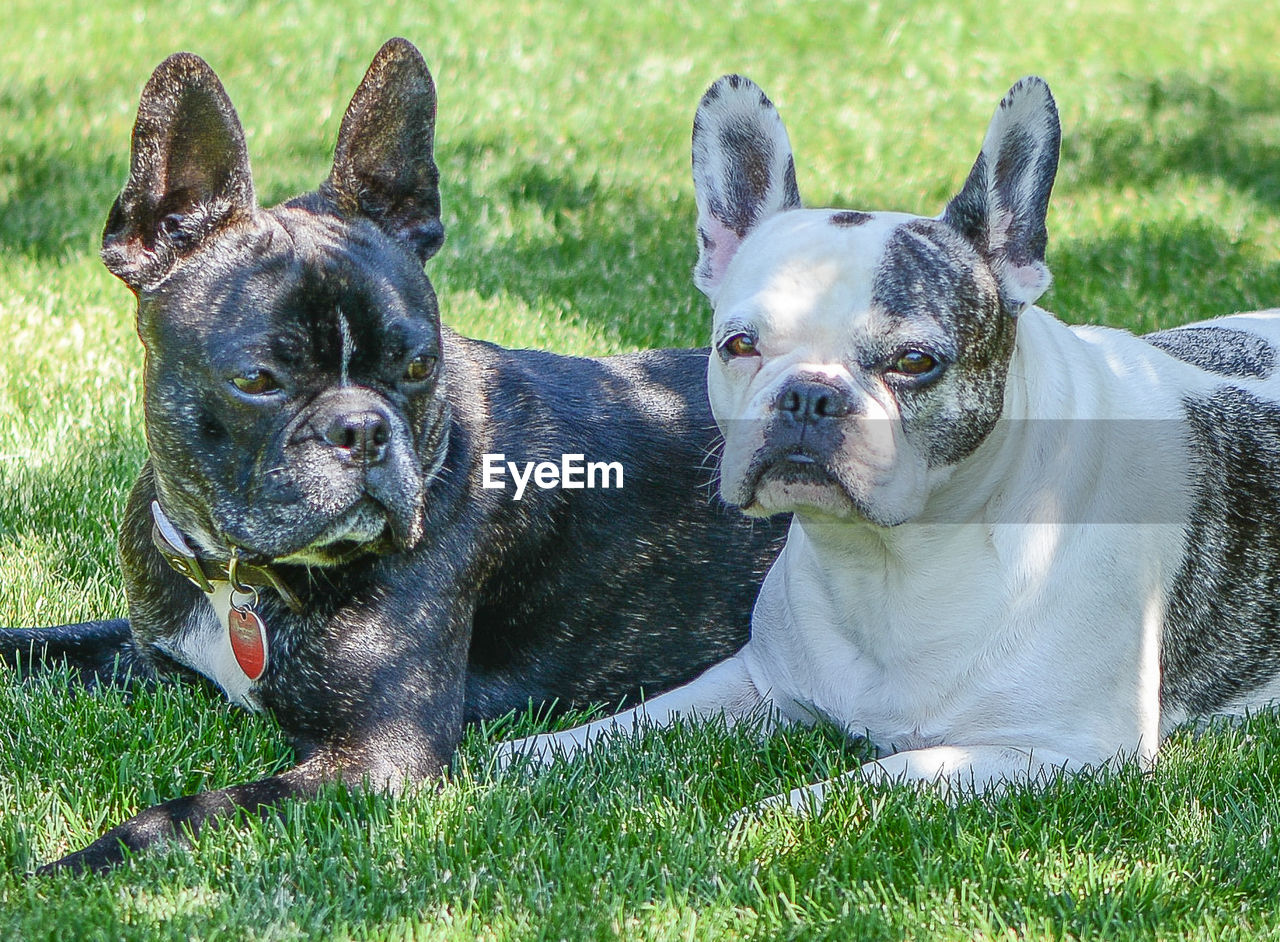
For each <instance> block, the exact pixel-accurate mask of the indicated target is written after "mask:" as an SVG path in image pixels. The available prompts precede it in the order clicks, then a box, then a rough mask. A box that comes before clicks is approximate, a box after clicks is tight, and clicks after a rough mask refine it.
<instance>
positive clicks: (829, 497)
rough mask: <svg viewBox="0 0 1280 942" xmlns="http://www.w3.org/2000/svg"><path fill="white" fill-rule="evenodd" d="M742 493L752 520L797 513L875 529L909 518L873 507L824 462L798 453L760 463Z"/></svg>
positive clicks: (744, 507)
mask: <svg viewBox="0 0 1280 942" xmlns="http://www.w3.org/2000/svg"><path fill="white" fill-rule="evenodd" d="M741 494H742V497H743V499H742V500H741V501H738V502H736V503H737V504H738V507H739V509H741V511H742V512H743V513H744V514H746V515H747V516H752V517H771V516H773V515H774V514H781V513H794V514H798V515H800V516H801V517H817V518H823V519H829V520H840V521H845V522H860V523H869V524H871V525H872V526H876V527H893V526H896V525H897V524H899V523H903V522H905V520H906V519H907V518H906V517H903V516H902V515H900V514H896V513H886V512H884V511H885V510H887V509H888V508H880V507H874V506H872V505H871V504H870V503H869V502H868V501H866V500H865V499H864V498H862V497H861V496H860V495H857V494H855V493H853V492H851V491H850V489H849V487H848V486H847V485H846V484H845V483H844V482H843V481H842V480H841V479H840V478H839V476H838V475H837V474H836V473H835V472H833V471H832V470H831V468H830V467H829V466H828V465H827V464H826V463H825V462H823V461H822V460H820V459H818V458H817V457H815V456H812V455H808V454H803V453H798V452H797V453H788V454H784V455H782V456H779V457H777V458H774V459H773V460H771V461H766V462H761V463H760V464H759V465H757V467H756V468H755V469H753V471H752V473H750V474H748V475H747V478H746V479H745V480H744V481H743V486H742V489H741ZM908 516H909V515H908Z"/></svg>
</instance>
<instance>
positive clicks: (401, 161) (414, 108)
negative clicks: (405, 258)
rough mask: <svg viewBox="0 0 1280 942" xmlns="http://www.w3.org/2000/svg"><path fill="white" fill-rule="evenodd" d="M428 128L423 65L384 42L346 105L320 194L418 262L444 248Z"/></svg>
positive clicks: (430, 94) (408, 49)
mask: <svg viewBox="0 0 1280 942" xmlns="http://www.w3.org/2000/svg"><path fill="white" fill-rule="evenodd" d="M435 129H436V87H435V83H434V82H432V80H431V73H430V72H429V71H428V70H427V64H426V62H424V61H423V59H422V55H421V54H420V53H419V52H418V50H417V49H416V48H415V47H414V45H413V43H411V42H409V41H408V40H406V39H392V40H388V42H387V43H386V45H384V46H383V47H382V48H381V49H380V50H378V54H377V55H376V56H374V57H373V63H372V64H371V65H370V66H369V71H368V72H366V73H365V77H364V80H363V81H362V82H361V83H360V87H359V88H357V89H356V93H355V95H354V97H352V99H351V104H350V105H349V106H348V107H347V113H346V115H345V116H344V117H343V119H342V128H341V130H339V131H338V146H337V148H336V149H335V151H334V155H333V172H332V173H330V174H329V179H328V180H326V181H325V183H324V185H323V186H322V187H321V188H320V193H321V195H323V196H324V197H325V198H326V199H328V200H329V201H330V202H331V203H332V204H333V206H334V208H335V209H336V210H337V211H338V213H339V214H341V215H343V216H365V217H367V218H368V219H371V220H373V222H375V223H377V225H378V226H379V227H380V228H381V229H382V230H383V231H384V232H386V233H387V234H388V235H389V236H391V237H392V238H393V239H395V240H396V241H397V242H399V243H400V244H401V245H403V246H404V247H405V248H407V249H408V250H409V251H411V252H412V253H413V254H414V255H416V256H417V257H418V258H419V259H421V260H422V261H424V262H425V261H426V260H427V259H429V258H430V257H431V256H433V255H435V254H436V252H437V250H439V248H440V246H441V244H442V243H443V242H444V225H443V224H442V223H441V221H440V171H439V170H437V169H436V164H435V160H434V159H433V156H432V143H433V140H434V138H435Z"/></svg>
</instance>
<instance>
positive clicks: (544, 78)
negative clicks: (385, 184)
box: [0, 0, 1280, 940]
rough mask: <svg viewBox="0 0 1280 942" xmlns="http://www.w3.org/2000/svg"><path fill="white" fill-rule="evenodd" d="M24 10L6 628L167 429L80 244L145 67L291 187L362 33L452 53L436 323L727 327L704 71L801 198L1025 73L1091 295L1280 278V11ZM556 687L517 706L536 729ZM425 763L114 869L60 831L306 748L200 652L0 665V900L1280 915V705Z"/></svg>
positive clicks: (818, 5) (1090, 308)
mask: <svg viewBox="0 0 1280 942" xmlns="http://www.w3.org/2000/svg"><path fill="white" fill-rule="evenodd" d="M6 9H7V10H8V12H7V13H6V14H5V24H6V27H5V30H4V32H3V33H2V34H0V329H2V331H3V336H4V337H5V341H6V342H5V343H4V344H3V345H0V624H12V625H32V624H51V623H57V622H63V621H72V620H80V619H85V618H90V617H95V616H102V615H104V614H120V613H122V612H123V610H124V604H125V603H124V596H123V591H122V588H121V586H120V583H119V579H118V577H117V574H116V569H115V563H114V552H115V550H114V531H115V527H116V523H117V521H118V519H119V517H120V513H121V509H122V506H123V502H124V498H125V494H126V491H127V488H128V487H129V485H130V483H131V481H132V478H133V476H134V474H135V473H136V471H137V468H138V467H139V465H140V464H141V462H142V460H143V454H144V453H143V447H142V434H141V422H142V410H141V406H140V398H139V386H138V384H139V374H140V363H141V355H140V354H141V348H140V346H139V345H138V343H137V341H136V338H135V336H134V334H133V325H132V316H133V312H132V304H131V302H132V298H131V296H130V295H129V293H128V291H127V290H126V289H125V288H124V287H123V286H122V285H121V284H120V283H118V282H116V281H115V280H114V279H113V278H112V277H111V276H110V275H108V274H107V272H106V271H105V270H104V269H103V268H102V267H101V265H100V264H99V263H98V261H97V257H96V251H97V239H98V234H99V233H100V231H101V226H102V223H103V221H104V219H105V216H106V212H107V209H108V208H109V206H110V204H111V200H112V199H113V198H114V196H115V193H116V191H117V189H118V188H119V186H120V184H121V183H122V182H123V180H124V176H125V172H126V168H127V162H128V136H129V129H130V126H131V124H132V120H133V113H134V108H135V107H136V104H137V96H138V93H139V91H140V90H141V87H142V84H143V83H144V81H145V80H146V78H147V76H148V75H149V73H150V70H151V69H152V68H153V67H154V66H155V65H156V64H157V63H158V62H159V61H160V60H161V59H162V58H163V57H164V56H165V55H167V54H168V53H170V52H173V51H175V50H177V49H190V50H192V51H195V52H198V53H200V54H202V55H203V56H204V57H205V58H207V59H208V60H209V61H210V62H211V63H212V64H213V66H214V67H215V68H216V69H217V70H218V72H219V74H220V75H221V77H222V79H223V81H224V83H225V84H226V86H227V88H228V90H229V92H230V94H231V96H232V98H233V100H234V101H235V102H236V105H237V107H238V108H239V111H240V114H241V117H242V120H243V122H244V124H245V128H246V130H247V132H248V137H249V147H250V153H251V156H252V159H253V161H254V164H255V168H256V179H257V183H258V192H259V196H260V198H261V199H262V200H263V201H264V202H274V201H277V200H279V199H282V198H285V197H287V196H289V195H292V194H294V193H296V192H299V191H302V190H304V189H309V188H311V187H312V186H314V185H315V184H316V183H317V182H318V181H319V180H320V179H321V178H322V177H323V176H324V175H325V174H326V173H327V171H328V165H329V160H330V157H331V148H332V144H333V139H334V136H335V135H336V132H337V126H338V122H339V120H340V118H341V115H342V111H343V108H344V107H345V105H346V102H347V100H348V99H349V97H350V94H351V92H352V90H353V89H354V87H355V85H356V83H357V82H358V81H359V79H360V76H361V75H362V74H363V70H364V68H365V67H366V65H367V64H368V61H369V59H370V58H371V57H372V55H373V53H374V52H375V51H376V50H377V48H378V47H379V45H381V43H382V42H383V41H384V40H385V39H386V38H388V37H389V36H392V35H403V36H406V37H408V38H409V39H411V40H413V41H414V42H415V43H417V44H418V45H419V47H420V48H421V49H422V51H423V53H424V55H425V56H426V58H427V60H428V62H429V63H430V65H431V68H432V70H433V72H434V74H435V77H436V81H437V84H438V87H439V92H440V118H439V129H438V134H437V150H438V157H439V161H440V166H441V171H442V187H443V195H444V200H445V223H446V226H447V228H448V241H447V243H446V246H445V248H444V250H443V251H442V252H441V253H440V255H439V256H437V258H435V259H434V260H432V262H431V263H430V264H429V267H428V271H429V273H430V275H431V277H432V278H433V280H434V282H435V285H436V287H437V290H438V292H439V294H440V298H441V305H442V309H443V311H444V316H445V319H446V321H447V322H448V323H450V324H451V325H452V326H454V327H456V328H458V329H460V330H461V331H463V332H465V333H469V334H473V335H476V336H482V337H486V338H490V339H494V340H498V341H500V342H503V343H508V344H516V345H528V346H538V347H546V348H550V349H554V350H558V351H563V352H570V353H579V354H603V353H610V352H616V351H622V350H632V349H638V348H643V347H649V346H657V345H696V344H700V343H703V342H704V341H705V338H706V334H707V329H708V323H709V321H708V310H707V307H706V305H705V303H704V301H703V300H702V298H701V296H700V295H698V294H697V293H696V291H695V290H694V288H693V287H692V284H691V282H690V279H689V270H690V268H691V266H692V263H693V259H694V254H695V252H694V237H693V218H694V207H693V198H692V187H691V184H690V181H689V171H688V166H689V143H688V142H689V131H690V124H691V121H692V116H693V110H694V107H695V105H696V103H697V101H698V98H699V96H700V95H701V93H702V91H703V90H704V89H705V87H706V86H707V85H708V84H709V83H710V82H711V81H712V80H713V79H715V78H716V77H717V76H718V75H720V74H722V73H724V72H729V71H740V72H744V73H746V74H748V75H750V76H752V77H753V78H755V79H756V80H757V81H758V82H759V83H760V84H761V85H762V86H763V87H764V88H765V89H766V91H768V92H769V94H770V95H771V97H773V99H774V100H775V102H777V104H778V106H779V108H780V109H781V111H782V114H783V117H784V118H785V120H786V121H787V124H788V126H789V128H790V131H791V136H792V142H793V144H794V145H795V147H796V151H797V155H798V177H799V183H800V189H801V192H802V194H804V196H805V199H806V202H807V203H809V204H810V205H842V206H850V207H854V208H864V209H901V210H909V211H915V212H922V213H929V214H932V213H935V212H937V211H938V210H940V209H941V207H942V205H943V203H944V202H945V200H946V199H947V198H948V197H949V196H950V195H951V194H952V193H953V192H954V191H955V190H956V189H958V187H959V186H960V184H961V183H962V182H963V178H964V174H965V173H966V172H967V170H968V168H969V166H970V164H971V163H972V160H973V158H974V156H975V155H976V153H977V150H978V147H979V144H980V142H981V139H982V135H983V132H984V130H985V128H986V124H987V121H988V119H989V117H990V114H991V111H992V109H993V108H994V106H995V103H996V102H997V101H998V100H999V98H1000V96H1001V95H1002V94H1003V93H1004V91H1005V90H1006V89H1007V88H1008V87H1009V85H1011V84H1012V83H1013V81H1015V80H1016V79H1017V78H1018V77H1020V76H1022V75H1024V74H1027V73H1038V74H1040V75H1043V76H1044V77H1045V78H1046V79H1047V80H1048V81H1049V83H1050V85H1051V86H1052V88H1053V90H1054V93H1055V95H1056V97H1057V101H1058V105H1059V108H1060V110H1061V113H1062V120H1063V126H1064V140H1063V161H1062V165H1061V170H1060V173H1059V177H1058V182H1057V186H1056V188H1055V195H1054V199H1053V201H1052V204H1051V207H1050V214H1049V231H1050V245H1049V264H1050V267H1051V268H1052V269H1053V271H1054V274H1055V277H1056V283H1055V286H1054V287H1053V289H1051V291H1050V292H1049V293H1048V295H1046V297H1045V298H1044V299H1043V300H1042V301H1041V304H1042V305H1043V306H1045V307H1047V308H1048V309H1050V310H1053V311H1055V312H1057V313H1058V314H1059V315H1060V316H1061V317H1063V318H1064V319H1066V320H1068V321H1072V322H1090V323H1105V324H1110V325H1115V326H1123V327H1129V328H1132V329H1135V330H1150V329H1154V328H1158V327H1167V326H1172V325H1176V324H1180V323H1184V322H1186V321H1189V320H1194V319H1197V318H1202V317H1208V316H1213V315H1216V314H1221V313H1227V312H1231V311H1235V310H1243V309H1251V308H1256V307H1266V306H1270V305H1272V304H1277V303H1280V68H1278V67H1277V60H1276V57H1275V50H1276V49H1277V48H1280V13H1277V12H1275V11H1274V10H1271V9H1270V8H1269V7H1268V6H1267V5H1265V4H1245V3H1239V2H1230V0H1195V2H1192V0H1143V2H1138V0H1073V2H1069V3H1063V4H1026V3H1011V2H1006V0H952V2H946V0H934V2H920V3H916V2H910V0H904V2H895V3H880V2H874V0H873V2H849V3H841V2H836V0H826V2H810V0H792V2H772V3H770V2H764V0H760V2H751V0H740V2H739V0H735V2H730V3H723V4H686V3H657V2H647V0H634V2H631V3H625V4H616V5H612V4H595V3H589V2H586V0H570V2H564V3H558V4H556V3H534V2H521V3H512V2H503V0H469V2H467V3H448V2H443V0H419V2H417V3H413V4H404V3H402V4H382V3H369V2H357V0H339V2H319V0H300V2H280V3H272V4H265V3H253V2H248V0H223V2H217V3H197V2H190V0H169V2H167V3H164V4H149V3H143V2H140V0H137V2H124V0H97V2H94V3H89V2H87V0H41V2H35V0H9V3H8V4H7V5H6ZM536 725H537V723H536V721H535V720H533V719H531V718H528V717H526V718H522V719H517V720H515V721H514V727H513V726H511V725H510V724H509V725H508V726H507V728H506V731H508V732H509V731H510V730H511V729H512V728H516V729H520V730H528V729H531V728H534V727H536ZM502 734H503V730H496V731H493V730H491V731H488V733H487V734H486V733H485V732H482V731H476V732H474V733H473V734H472V735H471V736H470V738H469V740H468V742H467V743H466V745H465V747H464V749H463V751H462V754H461V755H460V758H459V761H458V764H457V767H456V769H455V770H454V774H453V775H452V776H451V778H450V780H449V782H448V783H447V784H446V785H445V786H444V787H443V788H442V789H440V790H436V789H433V788H424V789H422V790H420V791H416V792H413V793H411V794H408V795H405V796H402V797H399V798H395V799H389V798H384V797H380V796H370V795H365V794H359V793H345V792H341V791H338V790H334V791H333V792H332V793H330V794H327V795H326V796H325V797H324V798H323V799H322V800H320V801H317V802H314V803H311V804H309V805H305V806H303V805H299V806H296V807H291V808H290V809H289V810H288V812H287V813H286V814H285V816H284V817H283V818H282V819H281V820H278V821H272V822H269V823H264V824H255V825H253V826H250V827H245V828H241V829H236V830H223V831H221V832H217V833H210V834H206V835H204V836H202V837H201V838H200V839H199V840H198V841H197V842H196V843H195V845H194V846H193V847H191V848H185V847H174V848H170V849H168V850H166V851H164V852H162V853H157V854H153V855H149V856H145V857H142V858H139V859H137V860H135V861H134V862H132V863H131V864H130V865H129V866H127V867H125V868H123V869H121V870H120V871H118V872H115V873H113V874H111V875H109V876H107V877H103V878H96V879H78V880H77V879H68V878H57V879H34V878H31V877H30V876H29V875H28V874H29V872H30V871H31V870H32V869H33V868H34V866H35V865H36V864H38V863H41V862H44V861H46V860H49V859H51V858H53V857H55V856H57V855H59V854H61V853H64V852H66V851H68V850H70V849H72V848H74V847H76V846H80V845H83V844H84V843H86V842H87V841H88V840H90V839H92V838H93V837H94V836H96V835H97V834H98V833H100V831H101V830H102V829H103V828H104V827H105V826H106V825H107V824H108V823H115V822H118V821H119V820H121V819H122V818H123V817H125V816H127V815H128V814H130V813H132V812H133V811H136V810H137V809H139V808H140V807H142V806H145V805H148V804H151V803H154V802H155V801H158V800H160V799H163V798H167V797H172V796H174V795H177V794H179V793H182V792H191V791H195V790H199V789H205V788H210V787H217V786H220V785H223V784H228V783H231V782H237V781H245V780H248V779H250V778H253V777H257V776H260V775H262V774H265V773H269V772H270V771H273V770H276V769H279V768H281V767H282V766H283V765H285V764H287V763H288V762H289V754H288V749H287V747H286V746H285V745H284V743H283V740H282V739H281V737H280V735H279V734H278V731H277V730H276V729H275V728H274V727H273V725H272V724H271V722H270V721H268V720H264V719H262V718H257V717H253V716H249V715H246V714H244V713H241V712H237V711H235V710H232V709H230V708H229V707H227V706H226V705H225V704H223V703H221V702H219V701H217V700H215V699H211V698H210V697H209V696H208V695H207V694H206V693H205V692H204V691H202V690H200V689H196V688H191V687H162V688H159V689H155V690H146V691H141V692H138V693H135V694H133V695H130V696H126V695H123V694H120V693H113V692H99V693H94V694H91V695H81V696H76V697H68V696H67V695H66V694H65V691H64V690H63V689H61V685H60V683H59V681H58V678H56V677H55V678H52V679H51V680H49V681H48V682H37V683H30V684H25V685H18V684H15V683H13V682H12V680H11V678H9V677H0V938H3V939H41V938H102V939H117V938H137V939H148V940H150V939H159V938H183V939H185V938H209V939H212V938H269V939H287V938H302V939H310V938H326V937H332V938H361V939H363V938H375V939H383V938H396V939H398V938H430V939H436V938H447V939H470V938H476V937H480V938H495V939H499V938H568V939H578V938H602V937H624V938H628V939H632V938H636V939H650V938H653V939H666V938H680V939H687V938H695V939H698V938H730V937H739V936H755V937H763V938H793V937H794V938H809V937H828V938H835V939H876V938H900V937H914V938H943V939H947V938H950V939H970V938H997V937H999V938H1005V937H1010V936H1018V937H1021V936H1026V937H1031V938H1063V937H1069V938H1104V939H1114V938H1183V937H1192V938H1258V937H1280V907H1277V905H1276V900H1277V899H1280V870H1278V869H1277V867H1276V861H1277V859H1280V845H1278V843H1277V842H1278V841H1280V836H1278V835H1280V724H1277V722H1276V721H1275V720H1274V719H1273V718H1271V717H1266V716H1263V717H1255V718H1253V719H1251V720H1250V721H1249V722H1248V723H1246V724H1244V725H1242V726H1239V727H1235V728H1224V729H1213V730H1210V731H1208V732H1206V733H1204V734H1203V735H1199V736H1195V735H1192V734H1191V733H1190V732H1187V733H1183V734H1179V735H1177V736H1175V737H1174V738H1173V740H1172V741H1171V742H1170V743H1169V744H1168V746H1167V750H1166V752H1165V754H1164V759H1163V761H1162V762H1161V763H1160V765H1159V766H1158V767H1157V769H1156V770H1155V771H1154V772H1153V773H1151V774H1149V775H1141V774H1139V773H1138V772H1137V771H1135V770H1133V769H1130V768H1126V769H1121V770H1119V771H1117V772H1114V773H1108V774H1099V775H1095V776H1085V777H1083V778H1081V779H1078V780H1076V781H1073V782H1071V783H1068V784H1055V785H1053V786H1051V787H1049V788H1048V789H1045V790H1041V791H1019V792H1016V793H1014V794H1011V795H1008V796H1006V797H1003V798H1000V799H992V800H987V801H969V802H962V803H960V804H959V805H956V806H948V805H946V804H944V803H942V802H941V801H940V800H939V799H937V798H936V797H935V796H933V795H931V794H929V793H927V792H926V793H919V792H916V791H913V790H910V789H904V788H898V789H873V788H864V787H861V786H858V785H852V786H851V787H849V788H848V789H845V790H842V791H840V792H839V793H838V794H837V795H836V797H835V798H834V799H833V800H832V801H831V803H830V805H829V807H828V808H827V809H826V810H825V811H824V812H823V813H822V815H821V816H819V817H818V818H817V819H815V820H813V821H808V822H799V821H794V820H788V819H771V820H768V821H765V822H762V823H759V824H756V825H754V826H752V827H750V828H748V829H746V830H745V831H743V832H740V833H737V834H736V835H734V834H730V833H729V832H728V831H727V830H726V819H727V817H728V815H729V813H730V812H732V811H733V810H735V809H737V808H739V807H741V806H742V805H744V804H747V803H750V802H752V801H754V800H757V799H760V798H763V797H765V796H766V795H769V794H772V793H774V792H777V791H780V790H785V789H786V788H790V787H793V786H795V785H799V784H802V783H804V782H806V781H811V780H814V779H817V778H819V777H825V776H828V775H830V774H833V773H836V772H838V771H840V770H843V769H848V768H852V767H853V766H854V765H855V764H856V763H857V761H858V754H857V752H856V750H855V749H852V748H850V747H849V746H847V745H846V744H844V743H842V742H840V741H839V740H838V739H836V738H834V737H833V736H832V735H830V734H827V733H825V732H823V731H815V732H805V733H790V734H787V735H779V736H775V737H772V738H769V739H766V740H764V741H757V740H756V739H753V738H751V737H749V736H747V735H745V734H741V733H734V734H730V733H726V732H725V731H723V730H716V729H714V728H712V729H702V730H697V731H692V732H691V731H687V730H685V731H675V732H670V733H664V734H661V735H657V734H655V735H652V736H650V737H649V740H648V741H646V742H644V743H640V744H637V745H628V746H625V747H620V748H618V749H615V750H611V751H609V752H607V753H602V754H600V755H597V756H593V757H591V758H589V759H588V760H586V761H582V762H577V763H574V764H570V765H566V766H564V767H560V768H555V769H552V770H550V771H548V772H546V773H544V774H542V775H538V776H532V775H528V776H520V775H512V776H506V777H502V778H498V779H495V778H494V777H492V776H490V775H489V774H488V773H487V772H486V771H485V770H484V761H485V757H486V755H487V751H488V744H489V742H491V741H492V739H493V738H494V737H496V736H499V735H502Z"/></svg>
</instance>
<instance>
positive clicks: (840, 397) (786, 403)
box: [774, 379, 852, 422]
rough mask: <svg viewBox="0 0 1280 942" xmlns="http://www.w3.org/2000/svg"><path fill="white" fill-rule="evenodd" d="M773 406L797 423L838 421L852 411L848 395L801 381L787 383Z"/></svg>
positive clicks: (806, 380)
mask: <svg viewBox="0 0 1280 942" xmlns="http://www.w3.org/2000/svg"><path fill="white" fill-rule="evenodd" d="M774 405H776V406H777V408H778V411H779V412H785V413H787V414H789V415H790V416H791V417H792V418H793V419H795V420H796V421H797V422H817V421H819V420H821V419H838V418H840V417H841V416H843V415H848V414H849V413H850V412H851V411H852V407H851V405H850V401H849V394H848V393H847V392H845V391H844V390H843V389H840V388H839V387H837V386H832V385H831V384H829V383H822V382H818V381H817V380H811V379H802V380H797V381H796V382H794V383H788V384H787V385H786V386H784V387H782V391H781V392H779V393H778V398H777V400H776V402H775V403H774Z"/></svg>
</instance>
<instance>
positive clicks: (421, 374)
mask: <svg viewBox="0 0 1280 942" xmlns="http://www.w3.org/2000/svg"><path fill="white" fill-rule="evenodd" d="M435 371H436V358H435V357H433V356H431V354H429V353H419V354H418V355H417V356H416V357H414V358H413V359H412V360H410V361H409V362H408V363H407V364H405V368H404V378H405V381H406V382H410V383H421V382H423V381H424V380H427V379H430V378H431V374H432V373H434V372H435Z"/></svg>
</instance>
